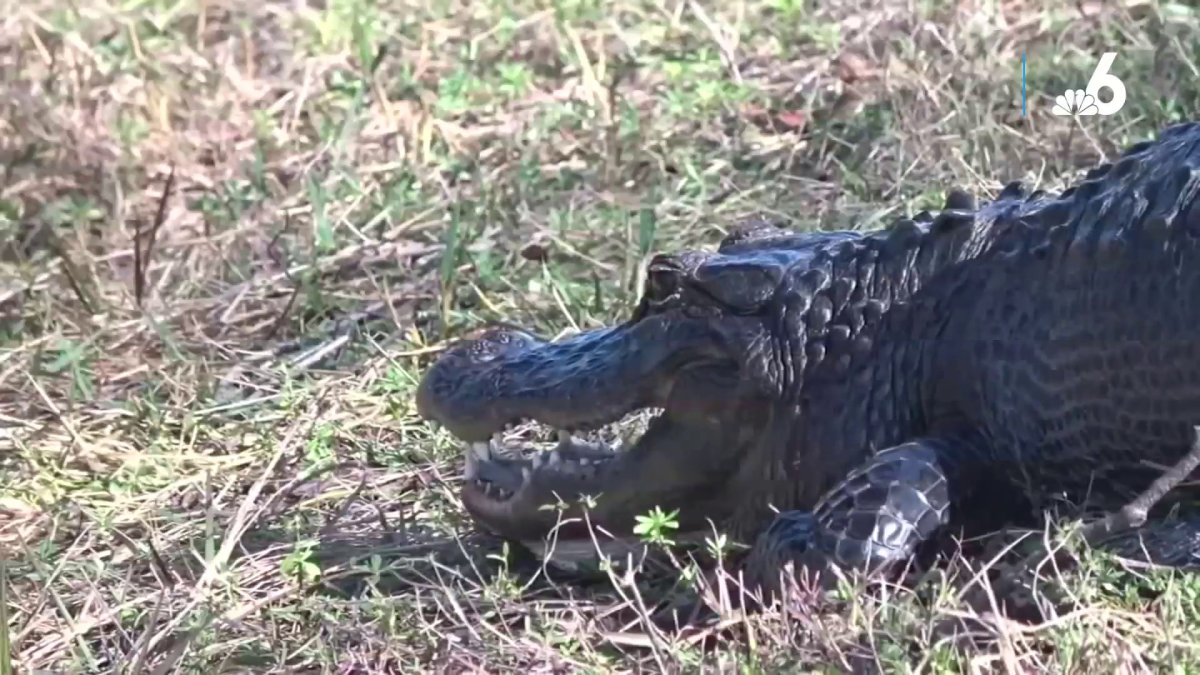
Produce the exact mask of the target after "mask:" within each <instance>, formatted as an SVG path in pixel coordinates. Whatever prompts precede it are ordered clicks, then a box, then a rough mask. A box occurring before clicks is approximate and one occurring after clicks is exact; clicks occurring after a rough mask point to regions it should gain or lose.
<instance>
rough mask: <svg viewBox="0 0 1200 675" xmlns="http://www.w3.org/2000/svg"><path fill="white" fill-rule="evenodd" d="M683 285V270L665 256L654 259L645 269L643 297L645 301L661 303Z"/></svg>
mask: <svg viewBox="0 0 1200 675" xmlns="http://www.w3.org/2000/svg"><path fill="white" fill-rule="evenodd" d="M682 285H683V270H681V269H680V268H679V265H678V264H677V263H676V262H675V261H673V260H671V259H670V258H668V257H666V256H659V257H656V258H655V259H654V260H652V261H650V265H649V266H648V267H647V269H646V287H645V296H646V299H647V300H651V301H662V300H666V299H668V298H670V297H671V296H673V295H675V294H676V293H678V292H679V288H680V287H681V286H682Z"/></svg>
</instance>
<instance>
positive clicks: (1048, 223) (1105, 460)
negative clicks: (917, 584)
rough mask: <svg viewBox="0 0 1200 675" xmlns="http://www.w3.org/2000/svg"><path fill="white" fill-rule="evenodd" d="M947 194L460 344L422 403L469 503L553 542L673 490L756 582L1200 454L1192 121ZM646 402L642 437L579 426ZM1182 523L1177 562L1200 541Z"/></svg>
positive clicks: (1158, 471)
mask: <svg viewBox="0 0 1200 675" xmlns="http://www.w3.org/2000/svg"><path fill="white" fill-rule="evenodd" d="M949 195H950V196H949V197H948V198H947V200H946V204H945V208H943V209H941V210H940V211H938V212H937V213H930V212H922V213H919V214H917V215H915V216H912V217H905V218H901V219H898V220H897V221H895V222H893V223H891V224H890V225H889V226H887V227H884V228H881V229H879V230H875V231H852V230H846V231H809V232H796V231H792V230H788V229H786V228H783V227H780V224H779V223H775V222H771V221H768V220H765V219H761V220H757V221H753V222H751V223H750V224H748V225H744V226H742V227H738V228H735V229H733V230H732V231H731V233H730V234H728V235H727V236H726V237H725V238H724V239H723V240H722V241H721V242H720V244H719V246H718V247H717V249H716V250H715V251H701V250H683V251H680V252H676V253H659V254H656V255H654V256H653V257H652V258H651V259H650V260H649V262H648V264H647V268H646V272H645V279H644V283H643V289H642V294H641V297H640V300H639V302H638V304H637V305H636V308H635V309H634V310H633V312H632V315H631V316H630V317H629V318H628V319H627V320H626V321H624V322H622V323H620V324H618V325H613V326H606V327H601V328H597V329H593V330H585V331H582V332H579V333H576V334H574V335H571V336H569V337H565V338H562V339H559V340H554V341H547V340H544V339H542V338H539V337H538V336H536V335H534V334H532V333H530V332H527V331H524V330H521V329H519V328H515V327H512V326H495V327H490V328H486V329H484V330H483V331H481V332H479V333H478V334H475V335H473V336H470V337H468V338H466V339H464V340H462V341H460V342H458V343H456V344H454V345H451V346H450V347H449V348H448V349H447V350H445V351H444V352H443V353H442V354H441V355H440V357H439V358H438V359H437V360H436V362H435V363H434V364H433V365H431V366H430V367H429V368H428V370H427V372H426V373H425V374H424V376H423V378H422V380H421V382H420V383H419V386H418V389H417V392H416V404H417V408H418V412H419V414H420V415H422V416H423V417H424V418H426V419H429V420H433V421H436V422H438V423H440V424H441V425H443V426H444V427H445V428H446V429H448V431H449V432H451V433H452V434H453V435H454V436H456V437H457V438H458V439H460V440H461V441H462V442H463V444H464V446H465V448H464V449H465V454H466V470H465V474H466V475H465V480H464V481H463V486H462V492H461V497H462V501H463V504H464V507H465V508H466V510H467V511H468V512H469V514H470V515H471V517H472V518H473V519H474V520H475V521H476V522H477V523H478V524H479V525H481V526H483V527H484V528H485V529H487V530H490V531H492V532H494V533H496V534H498V535H500V536H502V537H504V538H506V539H508V540H511V541H515V542H522V543H524V544H525V545H527V546H529V547H530V548H532V549H534V550H535V551H536V550H543V551H544V544H542V543H541V542H545V541H547V539H548V535H550V534H551V533H553V539H554V541H555V542H556V547H557V548H556V550H558V551H561V552H564V555H580V554H579V553H578V551H579V550H581V549H589V550H594V546H593V544H594V542H595V541H596V540H595V539H594V538H593V535H592V532H596V531H600V532H606V533H608V535H609V536H610V537H611V538H612V540H613V541H626V542H629V541H634V540H635V538H634V535H633V529H634V525H635V523H636V517H637V516H638V515H640V514H644V513H646V512H648V511H650V510H651V509H653V508H654V507H660V508H662V509H663V510H665V511H671V510H675V511H677V512H678V515H677V519H678V528H679V529H678V530H677V532H676V533H677V534H678V535H681V536H683V535H688V534H691V535H697V536H699V535H703V534H711V533H712V532H713V529H714V528H716V529H718V530H720V531H723V532H725V533H726V534H727V535H728V536H730V537H732V538H733V539H735V540H737V541H742V542H745V543H746V544H747V545H748V546H749V548H750V550H749V553H748V555H747V557H746V558H745V561H746V562H745V565H746V569H747V570H750V571H751V572H752V576H755V578H758V579H760V580H763V583H765V577H768V576H769V575H770V574H774V573H777V571H778V569H780V567H781V566H782V565H784V564H785V563H792V564H793V565H799V566H801V567H802V568H803V569H822V566H829V565H834V566H837V567H839V568H841V569H850V570H860V571H866V572H869V573H877V572H880V571H886V570H889V569H890V570H894V569H896V568H897V567H898V566H902V565H904V564H906V563H908V562H910V561H912V560H913V559H914V558H915V557H916V556H917V555H918V554H919V553H920V552H921V551H923V550H926V549H927V548H928V546H930V545H932V542H936V541H938V540H939V538H940V537H942V536H943V535H945V534H946V533H947V532H952V531H960V532H961V531H962V528H964V527H968V526H969V524H971V523H984V524H987V525H988V526H991V525H992V524H994V520H995V519H997V518H1002V519H1011V518H1015V517H1018V516H1019V515H1020V514H1029V513H1033V514H1041V515H1045V514H1046V513H1047V512H1049V511H1054V510H1056V509H1059V508H1063V507H1065V508H1069V509H1072V511H1071V513H1074V514H1076V515H1077V516H1078V517H1080V518H1082V517H1084V515H1086V514H1087V513H1092V512H1094V510H1101V511H1107V512H1110V513H1111V512H1113V510H1114V509H1116V508H1118V507H1121V506H1123V505H1125V504H1128V503H1129V502H1130V500H1131V499H1134V498H1135V496H1136V495H1138V494H1139V493H1141V492H1143V491H1144V490H1146V489H1147V486H1149V485H1151V484H1152V482H1153V481H1155V480H1156V478H1157V477H1159V476H1161V475H1162V473H1163V472H1164V470H1165V469H1166V468H1168V467H1178V466H1181V465H1182V463H1183V462H1185V461H1186V460H1188V458H1192V459H1195V458H1197V457H1198V456H1200V450H1197V449H1195V447H1194V446H1196V445H1200V444H1197V443H1196V442H1195V437H1196V434H1197V432H1196V429H1195V425H1197V424H1200V199H1198V195H1200V122H1192V123H1185V124H1180V125H1175V126H1171V127H1167V128H1166V129H1164V130H1163V131H1161V133H1160V134H1159V135H1158V137H1157V139H1155V140H1150V141H1145V142H1141V143H1138V144H1135V145H1133V146H1131V147H1129V148H1128V149H1127V150H1126V151H1125V152H1124V153H1123V154H1121V156H1120V157H1119V158H1118V159H1116V160H1115V161H1113V162H1110V163H1105V164H1102V165H1099V166H1097V167H1096V168H1094V169H1091V170H1090V171H1088V172H1087V173H1086V175H1085V176H1084V178H1083V179H1082V180H1081V181H1079V182H1078V183H1077V184H1076V185H1075V186H1074V187H1071V188H1069V189H1067V190H1065V191H1063V192H1061V193H1060V194H1052V193H1049V192H1046V191H1042V190H1036V191H1031V190H1028V189H1026V188H1025V187H1024V186H1023V185H1022V184H1021V183H1020V182H1012V183H1009V184H1007V185H1005V186H1004V187H1003V189H1002V190H1000V191H999V193H998V194H997V196H996V197H995V198H994V199H993V200H991V201H988V202H986V203H983V204H982V205H976V204H975V200H974V199H973V198H972V197H971V196H970V195H969V194H968V193H966V192H963V191H960V190H952V191H950V193H949ZM647 411H649V412H647ZM637 413H640V414H648V415H649V417H650V421H649V424H648V426H647V427H646V429H645V431H644V433H643V434H642V435H641V436H640V437H639V438H637V439H636V440H635V441H632V442H631V443H629V444H627V445H628V447H623V448H622V449H620V450H617V449H615V448H613V447H610V446H606V445H603V444H599V443H595V442H591V441H587V440H585V439H583V438H582V437H581V436H580V434H581V433H583V432H587V431H590V430H595V429H600V428H604V427H605V426H606V425H611V424H614V423H620V422H621V421H622V420H624V419H625V418H627V417H628V416H629V415H631V414H637ZM518 423H523V424H534V423H535V424H537V425H541V426H542V427H543V428H544V427H549V428H552V429H554V430H557V431H558V433H559V437H560V441H559V444H558V447H557V448H556V449H555V450H554V451H552V452H542V453H539V454H537V455H536V456H534V457H532V458H525V457H522V456H519V455H518V454H516V453H514V452H512V448H510V447H505V444H504V443H503V441H502V440H498V437H497V435H498V434H500V433H502V432H503V431H504V430H505V429H508V428H510V427H511V426H512V425H513V424H518ZM1190 466H1195V464H1194V463H1193V464H1192V465H1190ZM1181 489H1182V488H1181ZM1176 494H1178V490H1177V491H1176ZM583 496H590V499H588V500H582V499H580V498H581V497H583ZM547 504H557V505H559V508H558V509H553V508H544V506H545V505H547ZM1014 514H1016V515H1014ZM1038 517H1041V516H1040V515H1039V516H1038ZM1005 522H1008V521H1005ZM1185 525H1186V526H1185V527H1182V528H1177V530H1178V532H1179V533H1180V534H1179V537H1177V538H1175V539H1174V541H1175V544H1176V545H1175V546H1174V548H1172V549H1171V552H1172V555H1173V556H1174V561H1173V562H1175V563H1176V564H1179V563H1180V561H1182V562H1183V563H1200V536H1198V535H1197V533H1200V522H1188V523H1185ZM955 528H958V530H955ZM1179 541H1184V542H1185V543H1186V545H1184V546H1182V547H1181V546H1178V545H1177V544H1178V542H1179ZM581 545H582V546H581ZM572 546H574V548H572ZM1169 548H1170V547H1169ZM572 550H574V551H576V553H566V552H569V551H572ZM1168 562H1171V561H1168Z"/></svg>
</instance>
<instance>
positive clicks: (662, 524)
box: [633, 506, 679, 546]
mask: <svg viewBox="0 0 1200 675" xmlns="http://www.w3.org/2000/svg"><path fill="white" fill-rule="evenodd" d="M634 518H635V520H637V525H634V526H633V533H634V534H636V535H638V536H639V537H641V538H642V540H643V541H645V542H647V543H650V544H658V545H660V546H672V545H674V544H675V542H674V540H672V539H671V538H670V537H668V536H667V531H668V530H678V529H679V509H675V510H674V511H671V512H670V513H666V512H664V511H663V510H662V508H661V507H658V506H656V507H654V508H653V509H650V512H649V513H647V514H646V515H644V516H635V517H634Z"/></svg>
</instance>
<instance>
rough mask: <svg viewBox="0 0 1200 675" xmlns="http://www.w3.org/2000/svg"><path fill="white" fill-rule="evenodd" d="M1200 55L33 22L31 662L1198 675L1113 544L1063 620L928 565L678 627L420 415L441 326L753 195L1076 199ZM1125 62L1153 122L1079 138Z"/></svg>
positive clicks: (1179, 87)
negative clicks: (569, 576)
mask: <svg viewBox="0 0 1200 675" xmlns="http://www.w3.org/2000/svg"><path fill="white" fill-rule="evenodd" d="M1102 5H1103V9H1104V11H1101V8H1102ZM1197 31H1200V12H1197V10H1196V9H1195V8H1194V7H1192V6H1191V5H1190V4H1189V3H1183V2H1132V1H1131V0H1124V1H1123V2H1120V3H1089V2H1083V3H1065V2H1049V1H1042V2H1036V1H1034V0H1010V1H1006V2H963V3H944V2H934V1H932V0H912V1H908V2H887V3H875V2H859V1H857V0H838V1H837V2H830V3H813V2H806V1H805V0H752V1H750V2H740V3H733V4H729V5H725V4H723V3H709V2H704V3H697V2H672V3H656V2H643V1H641V0H618V2H613V3H600V2H595V1H593V0H547V1H539V0H506V1H504V2H499V1H489V2H479V3H467V2H450V1H448V0H447V1H443V2H422V1H421V0H407V1H406V0H381V1H380V2H367V1H366V0H328V2H326V3H298V2H297V3H293V2H286V3H285V2H259V3H238V2H231V1H228V0H224V1H222V0H204V1H202V0H140V1H123V2H118V1H116V0H113V1H111V2H106V1H105V0H85V1H84V2H77V3H60V2H50V1H49V0H31V1H30V2H26V3H23V4H19V5H13V6H10V7H9V10H8V11H7V12H6V13H5V14H4V15H3V16H2V17H0V172H2V173H0V448H3V449H4V452H3V453H0V485H2V486H3V491H2V492H0V551H2V553H3V561H4V562H5V570H4V571H5V575H6V576H5V575H0V580H3V579H5V578H7V588H6V589H5V591H6V593H5V594H2V595H0V598H2V599H3V601H2V602H0V609H2V610H4V612H5V617H6V619H7V621H6V622H4V623H5V624H6V625H7V628H8V634H7V636H3V634H0V637H6V639H0V668H3V667H5V666H7V664H5V663H2V662H5V661H8V660H10V658H11V663H12V666H13V667H14V668H15V672H33V671H35V670H44V671H45V670H48V671H55V672H71V673H77V672H78V673H100V672H104V673H113V672H115V673H134V672H137V673H141V672H154V673H166V672H203V673H212V672H339V673H350V672H397V671H401V670H404V671H408V672H411V671H414V670H437V671H454V672H459V671H463V670H486V671H500V670H508V669H516V668H521V669H525V670H527V671H530V672H548V671H556V672H557V671H566V670H571V671H576V670H578V671H582V672H609V671H612V670H617V671H633V670H655V671H659V670H667V671H678V670H696V669H705V670H717V671H722V672H725V671H737V672H764V671H774V670H779V669H785V670H794V669H805V670H816V671H822V672H825V671H842V670H850V669H860V670H883V671H888V672H891V671H904V672H908V671H914V670H915V671H922V672H964V671H971V672H982V671H1006V672H1028V671H1030V670H1049V671H1054V672H1085V671H1097V670H1099V671H1102V672H1114V671H1118V670H1119V671H1122V672H1129V671H1134V672H1141V671H1164V672H1194V671H1195V670H1197V669H1200V643H1198V642H1197V639H1196V637H1195V626H1196V625H1197V622H1200V583H1197V581H1196V580H1195V579H1193V578H1190V577H1188V576H1186V575H1181V574H1178V573H1171V572H1158V571H1153V572H1130V571H1128V570H1126V569H1125V568H1123V567H1121V566H1119V565H1117V564H1116V563H1115V562H1113V561H1111V560H1108V559H1105V558H1104V557H1103V556H1102V555H1101V554H1087V555H1085V556H1084V557H1083V558H1082V560H1083V562H1082V563H1081V564H1079V565H1076V566H1074V567H1073V568H1072V569H1070V570H1065V569H1063V570H1053V569H1051V570H1044V572H1045V574H1044V575H1043V577H1042V578H1043V583H1049V584H1051V585H1053V586H1054V588H1055V589H1057V590H1056V591H1055V592H1056V593H1057V596H1056V597H1059V598H1060V599H1062V601H1061V602H1058V603H1055V604H1053V605H1051V604H1048V602H1047V601H1046V600H1045V597H1048V596H1046V595H1045V594H1044V593H1042V592H1041V591H1036V592H1035V593H1034V597H1035V600H1036V603H1035V604H1037V609H1038V610H1039V611H1038V612H1036V613H1035V614H1036V615H1037V616H1036V618H1033V619H1026V620H1018V619H1014V618H1011V617H1009V616H1005V615H1003V614H1002V613H999V612H995V611H992V610H991V609H990V608H989V606H988V603H987V602H986V601H985V602H982V604H981V603H980V602H979V601H978V598H977V597H976V599H975V600H972V597H974V596H972V594H971V593H968V592H966V591H965V590H964V589H965V588H967V586H969V584H968V585H966V586H964V585H963V584H958V585H955V584H953V583H950V582H941V581H936V580H930V581H927V582H924V583H922V584H921V585H919V586H918V587H917V588H916V589H915V590H907V591H906V590H888V591H885V592H883V593H882V595H881V594H879V593H871V594H866V593H859V592H857V591H856V590H855V589H852V588H845V589H842V590H841V592H839V593H835V594H834V595H833V597H832V598H830V599H827V600H822V601H821V602H816V601H813V603H815V604H813V603H810V604H809V605H802V606H801V611H797V609H796V608H795V607H793V608H792V609H791V610H777V611H771V612H765V613H763V614H759V615H754V616H749V617H745V616H742V615H740V614H738V613H736V612H735V611H733V610H732V609H730V608H729V607H727V606H725V605H723V604H722V603H721V602H716V605H717V606H718V607H720V608H722V612H723V613H722V618H723V623H722V624H720V625H719V626H717V627H715V628H714V627H710V628H706V629H703V630H699V631H697V630H694V629H689V630H670V629H663V628H661V627H660V626H658V625H657V624H655V623H653V622H652V621H651V620H650V617H649V614H650V613H651V612H652V611H653V609H654V608H655V607H656V606H657V604H658V603H659V602H660V601H662V600H663V599H664V598H667V597H668V596H669V595H670V594H671V593H674V592H676V591H678V589H673V588H671V586H670V584H664V583H663V582H662V580H661V578H656V577H655V576H654V574H653V573H652V572H651V571H649V570H646V571H644V572H640V573H630V574H626V573H624V572H619V571H613V572H612V573H611V576H610V578H609V579H608V580H607V581H604V580H601V582H600V583H584V582H581V581H575V580H563V579H561V578H556V577H554V576H553V575H547V574H543V573H542V570H539V568H538V567H537V566H536V565H534V564H531V563H530V562H529V561H528V560H527V559H525V558H523V557H522V556H521V555H519V553H518V552H516V551H512V550H510V549H508V548H507V547H505V546H503V545H502V544H501V543H500V542H497V541H495V540H492V539H490V538H488V537H486V536H484V535H482V534H479V533H477V532H475V531H474V529H473V528H472V526H471V523H470V522H469V521H468V519H467V518H466V517H465V515H464V513H463V511H462V509H461V508H460V505H459V503H458V500H457V494H456V491H457V481H458V480H459V476H460V471H461V457H460V455H459V452H458V450H457V448H456V445H455V443H454V442H453V440H452V439H451V438H449V437H448V435H447V434H446V433H445V432H444V431H439V430H435V429H433V428H431V427H429V426H427V425H425V424H424V423H423V422H421V421H420V420H419V419H418V418H417V416H416V414H415V410H414V404H413V401H412V393H413V389H414V386H415V383H416V382H417V380H418V378H419V377H420V374H421V372H422V369H423V368H424V367H425V366H426V365H427V364H429V363H430V361H431V359H433V358H434V357H435V356H436V353H437V351H438V349H439V348H440V346H441V345H443V344H444V343H445V341H446V340H448V339H452V338H454V337H455V336H458V335H461V334H463V333H464V332H466V331H469V330H471V329H473V328H475V327H478V326H480V325H482V324H484V323H486V322H489V321H495V320H504V321H510V322H514V323H519V324H521V325H525V326H528V327H531V328H534V329H536V330H538V331H540V332H542V333H544V334H547V335H555V334H559V333H561V332H563V331H566V330H575V329H579V328H586V327H590V326H597V325H601V324H603V323H605V322H611V321H613V320H615V319H617V318H618V317H621V316H623V315H624V313H625V312H627V311H628V310H629V308H630V307H631V305H632V303H633V302H634V301H635V300H636V295H637V290H638V284H639V267H640V265H641V264H642V263H643V261H644V260H645V259H646V258H647V256H648V255H649V254H651V253H652V252H655V251H660V250H670V249H676V248H680V247H689V246H691V247H697V246H709V245H712V244H714V243H715V242H716V240H717V239H718V238H719V237H720V236H721V234H722V233H723V232H725V231H726V229H727V228H728V227H730V226H731V225H732V224H734V223H735V222H736V221H737V220H738V219H740V218H743V217H745V216H747V215H750V214H753V213H767V214H771V215H776V216H782V217H785V218H788V219H790V220H791V221H792V222H793V224H794V225H795V226H796V227H801V228H822V229H832V228H846V227H855V228H868V227H878V226H881V225H883V224H885V223H886V222H888V221H889V220H890V219H891V218H894V217H896V216H899V215H901V214H903V213H905V212H909V213H911V212H914V211H917V210H920V209H922V208H927V207H936V206H939V205H940V203H941V202H940V200H941V199H942V196H943V195H944V193H945V191H946V190H948V189H949V188H951V187H964V188H967V189H969V190H971V191H972V192H975V193H976V194H979V195H981V196H985V197H986V196H990V195H994V194H995V193H996V192H997V191H998V189H999V188H1000V186H1001V185H1003V184H1004V183H1005V182H1008V181H1010V180H1017V179H1021V180H1025V181H1027V182H1028V183H1031V184H1039V185H1041V186H1043V187H1049V188H1060V187H1062V186H1063V185H1064V183H1065V182H1068V181H1069V180H1070V179H1071V178H1073V177H1075V176H1078V175H1079V173H1080V171H1081V170H1082V169H1085V168H1087V167H1089V166H1091V165H1093V164H1095V163H1096V162H1097V161H1099V160H1101V159H1103V158H1106V157H1111V156H1112V155H1113V154H1114V153H1115V152H1118V151H1119V150H1120V149H1121V148H1122V147H1123V146H1125V145H1127V144H1129V143H1132V142H1134V141H1136V140H1140V139H1144V138H1148V137H1150V136H1152V135H1153V134H1154V133H1155V132H1156V131H1157V130H1158V129H1159V128H1161V127H1162V126H1163V125H1165V124H1167V123H1170V122H1174V121H1179V120H1182V119H1183V118H1184V116H1185V115H1186V114H1187V113H1188V112H1189V111H1193V110H1197V109H1200V51H1198V50H1197V44H1198V43H1197V42H1196V40H1195V35H1196V34H1197ZM1106 50H1112V51H1116V52H1118V57H1117V60H1116V64H1115V65H1114V72H1115V73H1117V74H1118V75H1119V76H1121V77H1122V78H1123V79H1124V81H1125V83H1126V86H1127V88H1128V100H1127V103H1126V105H1125V107H1124V109H1123V110H1121V111H1120V112H1119V113H1118V114H1116V115H1114V116H1112V117H1092V118H1080V119H1077V120H1075V119H1069V118H1060V117H1055V116H1052V115H1051V114H1050V107H1051V105H1052V101H1053V96H1054V95H1055V94H1057V93H1060V92H1061V91H1062V90H1063V89H1065V88H1067V87H1068V86H1069V87H1073V88H1078V87H1083V86H1084V85H1085V84H1086V82H1087V80H1088V78H1089V76H1090V74H1091V70H1092V68H1093V67H1094V64H1095V63H1096V60H1097V59H1098V58H1099V54H1100V53H1101V52H1102V51H1106ZM1022 53H1027V54H1028V91H1029V96H1030V99H1029V109H1030V115H1029V117H1028V118H1027V119H1022V118H1021V116H1020V103H1021V99H1020V97H1021V89H1020V56H1021V54H1022ZM658 515H663V514H658ZM656 523H657V521H656ZM661 525H662V524H661V523H657V524H654V525H653V527H660V526H661ZM652 529H653V528H652ZM668 534H669V533H668ZM688 569H690V568H688ZM676 576H677V577H678V576H679V575H676ZM692 578H693V577H692V576H689V575H687V574H685V575H682V579H683V582H682V583H684V584H685V585H686V584H687V583H689V582H688V580H689V579H692ZM976 586H977V587H978V588H977V589H976V590H979V589H980V588H982V589H984V590H986V584H977V585H976ZM984 597H985V600H986V593H984ZM1064 608H1065V609H1064ZM10 650H11V654H10V653H9V651H10Z"/></svg>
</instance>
